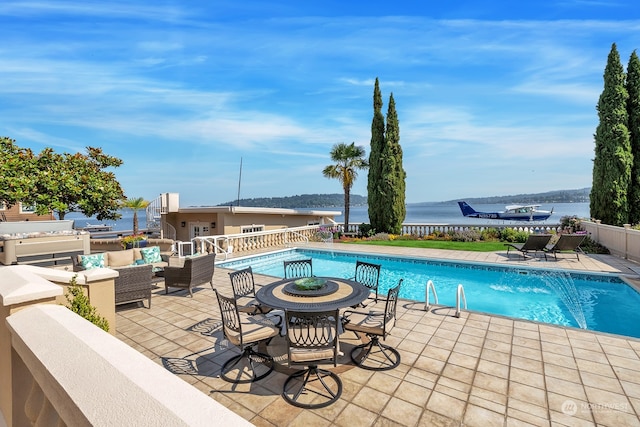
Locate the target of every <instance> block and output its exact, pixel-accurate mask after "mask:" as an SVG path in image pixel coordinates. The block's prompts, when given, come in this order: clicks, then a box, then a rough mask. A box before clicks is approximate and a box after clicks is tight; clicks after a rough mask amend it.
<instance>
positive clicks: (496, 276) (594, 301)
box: [218, 249, 640, 338]
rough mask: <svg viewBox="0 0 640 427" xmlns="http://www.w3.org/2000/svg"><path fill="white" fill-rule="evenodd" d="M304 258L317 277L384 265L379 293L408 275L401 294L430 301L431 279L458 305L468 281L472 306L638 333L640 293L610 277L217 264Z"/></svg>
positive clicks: (348, 258)
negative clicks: (301, 263) (299, 263)
mask: <svg viewBox="0 0 640 427" xmlns="http://www.w3.org/2000/svg"><path fill="white" fill-rule="evenodd" d="M300 258H312V259H313V273H314V275H316V276H334V277H344V278H348V277H352V276H353V270H354V266H355V262H356V260H361V261H368V262H373V263H377V264H382V269H381V273H380V290H379V292H380V294H381V295H386V293H387V291H388V290H389V288H390V287H392V286H394V285H396V284H397V283H398V280H399V279H404V281H403V285H402V288H401V292H400V297H401V298H406V299H411V300H415V301H420V302H424V301H425V288H426V284H427V281H428V280H432V281H433V283H434V285H435V287H436V291H437V293H438V299H439V303H440V304H442V305H448V306H455V301H456V290H457V287H458V284H462V285H463V286H464V291H465V295H466V299H467V307H468V309H469V310H474V311H481V312H486V313H492V314H500V315H503V316H509V317H515V318H519V319H527V320H535V321H539V322H546V323H553V324H556V325H564V326H573V327H584V326H586V329H589V330H593V331H600V332H608V333H613V334H619V335H626V336H630V337H636V338H640V309H639V308H640V293H638V292H637V291H636V290H635V289H634V288H633V287H631V286H629V285H627V284H626V283H625V282H624V281H622V280H621V279H620V278H618V277H617V276H614V275H609V274H594V273H589V274H587V273H578V272H567V271H553V270H543V269H537V268H521V267H510V266H497V265H486V264H473V263H466V262H450V261H440V260H428V259H422V258H400V257H393V256H380V255H372V254H364V253H347V252H339V251H322V250H309V249H291V250H285V251H279V252H273V253H270V254H266V255H260V256H255V257H248V258H242V259H238V260H234V261H226V262H222V263H219V264H218V265H219V266H220V267H223V268H229V269H235V270H238V269H242V268H245V267H247V266H251V267H252V268H253V271H254V272H255V273H259V274H265V275H270V276H275V277H283V275H284V271H283V265H282V262H283V261H285V260H290V259H300ZM430 298H431V301H432V302H433V299H432V297H430Z"/></svg>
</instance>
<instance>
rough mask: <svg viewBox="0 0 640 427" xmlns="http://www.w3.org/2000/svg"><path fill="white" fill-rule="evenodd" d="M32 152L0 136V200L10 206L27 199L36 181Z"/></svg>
mask: <svg viewBox="0 0 640 427" xmlns="http://www.w3.org/2000/svg"><path fill="white" fill-rule="evenodd" d="M35 171H36V167H35V160H34V156H33V152H32V151H31V150H29V149H24V148H20V147H18V146H17V145H16V144H15V141H14V140H13V139H10V138H7V137H0V182H1V183H2V185H0V202H1V203H4V204H5V205H7V207H11V206H13V205H15V204H17V203H19V202H24V201H27V199H28V196H29V195H30V194H31V189H32V188H33V186H34V184H35V181H36V173H35Z"/></svg>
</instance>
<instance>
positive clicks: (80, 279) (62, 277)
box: [9, 265, 119, 285]
mask: <svg viewBox="0 0 640 427" xmlns="http://www.w3.org/2000/svg"><path fill="white" fill-rule="evenodd" d="M9 268H14V269H15V270H16V271H20V272H26V273H31V274H35V275H37V276H40V277H42V278H43V279H47V280H49V281H51V282H55V283H69V282H70V281H71V279H72V278H73V276H76V283H77V284H79V285H85V284H87V283H91V282H95V281H98V280H105V279H112V278H115V277H118V274H119V273H118V271H117V270H112V269H110V268H93V269H91V270H82V271H77V272H76V271H67V270H59V269H55V268H45V267H38V266H35V265H12V266H10V267H9Z"/></svg>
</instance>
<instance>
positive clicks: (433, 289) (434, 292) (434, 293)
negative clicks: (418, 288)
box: [424, 280, 438, 311]
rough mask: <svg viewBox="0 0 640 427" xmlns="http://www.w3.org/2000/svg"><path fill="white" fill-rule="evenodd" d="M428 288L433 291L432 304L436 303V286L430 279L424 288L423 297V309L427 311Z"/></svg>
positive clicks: (429, 305) (428, 306)
mask: <svg viewBox="0 0 640 427" xmlns="http://www.w3.org/2000/svg"><path fill="white" fill-rule="evenodd" d="M429 289H431V291H432V292H433V299H434V304H438V293H437V292H436V287H435V285H434V284H433V281H432V280H429V281H428V282H427V288H426V289H425V297H424V301H425V303H424V311H429V308H430V307H431V304H429Z"/></svg>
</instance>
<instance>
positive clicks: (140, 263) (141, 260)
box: [133, 258, 146, 265]
mask: <svg viewBox="0 0 640 427" xmlns="http://www.w3.org/2000/svg"><path fill="white" fill-rule="evenodd" d="M143 264H146V262H145V261H144V259H142V258H140V259H137V260H136V262H135V263H134V264H133V265H143Z"/></svg>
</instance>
